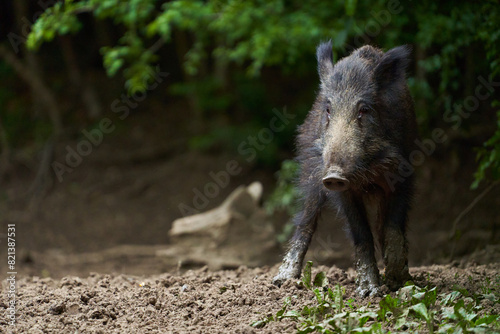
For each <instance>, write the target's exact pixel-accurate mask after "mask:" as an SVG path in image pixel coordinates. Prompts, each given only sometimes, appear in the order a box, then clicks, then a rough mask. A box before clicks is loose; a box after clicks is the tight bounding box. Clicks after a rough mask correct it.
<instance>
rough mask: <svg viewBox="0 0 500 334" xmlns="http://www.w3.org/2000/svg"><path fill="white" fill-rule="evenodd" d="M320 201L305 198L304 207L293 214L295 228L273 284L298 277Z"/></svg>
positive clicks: (314, 228) (278, 284)
mask: <svg viewBox="0 0 500 334" xmlns="http://www.w3.org/2000/svg"><path fill="white" fill-rule="evenodd" d="M322 202H323V201H322V200H320V199H306V202H305V206H304V209H303V210H302V211H301V212H299V213H297V214H296V215H295V217H294V222H295V224H296V226H297V228H296V230H295V234H294V235H293V238H292V240H291V242H290V248H289V250H288V252H287V254H286V255H285V257H284V258H283V263H282V264H281V267H280V269H279V272H278V275H276V276H275V277H274V278H273V284H275V285H277V286H281V285H282V284H283V283H284V282H285V281H286V280H288V279H292V278H300V272H301V270H302V262H303V261H304V257H305V255H306V253H307V249H308V248H309V244H310V243H311V239H312V236H313V234H314V231H316V226H317V224H318V217H319V213H320V211H321V205H322Z"/></svg>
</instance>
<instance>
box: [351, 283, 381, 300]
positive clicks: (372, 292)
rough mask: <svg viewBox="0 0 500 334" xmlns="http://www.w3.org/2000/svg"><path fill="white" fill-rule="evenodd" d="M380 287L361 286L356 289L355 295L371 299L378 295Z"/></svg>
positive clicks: (373, 285)
mask: <svg viewBox="0 0 500 334" xmlns="http://www.w3.org/2000/svg"><path fill="white" fill-rule="evenodd" d="M379 292H380V287H379V286H377V285H375V284H362V285H360V286H358V287H357V288H356V293H357V294H358V296H360V297H367V296H369V297H373V296H376V295H378V294H379Z"/></svg>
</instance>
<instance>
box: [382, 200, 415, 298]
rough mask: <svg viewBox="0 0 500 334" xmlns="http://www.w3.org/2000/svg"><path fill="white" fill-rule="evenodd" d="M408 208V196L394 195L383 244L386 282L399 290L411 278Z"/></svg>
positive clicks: (390, 203)
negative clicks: (407, 234)
mask: <svg viewBox="0 0 500 334" xmlns="http://www.w3.org/2000/svg"><path fill="white" fill-rule="evenodd" d="M408 210H409V199H408V196H401V195H399V196H394V198H393V199H391V200H390V202H389V206H388V210H387V217H386V220H385V226H384V230H383V240H381V245H382V251H383V256H384V264H385V280H386V282H385V283H386V285H387V287H388V288H389V289H391V290H397V289H398V288H400V287H401V286H403V284H404V283H405V282H406V281H408V280H410V279H411V276H410V273H409V271H408V241H407V239H406V223H407V220H408Z"/></svg>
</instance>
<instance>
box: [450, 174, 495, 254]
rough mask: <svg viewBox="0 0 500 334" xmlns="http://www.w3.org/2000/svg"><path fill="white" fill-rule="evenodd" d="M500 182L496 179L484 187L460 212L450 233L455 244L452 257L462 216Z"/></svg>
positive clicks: (452, 252) (454, 244) (453, 248)
mask: <svg viewBox="0 0 500 334" xmlns="http://www.w3.org/2000/svg"><path fill="white" fill-rule="evenodd" d="M499 183H500V180H496V181H495V182H493V183H491V184H490V185H489V186H488V187H486V189H484V190H483V191H482V192H481V193H480V194H479V195H478V196H477V197H476V198H474V200H473V201H472V202H471V203H470V204H469V205H468V206H467V207H466V208H465V209H464V210H463V211H462V212H460V214H459V215H458V216H457V218H456V219H455V221H453V227H452V229H451V232H450V235H449V239H450V240H453V245H452V249H451V254H450V258H453V255H454V253H455V247H456V243H457V238H456V237H455V236H456V234H457V226H458V223H459V222H460V220H462V218H463V217H464V216H465V215H466V214H468V213H469V212H470V210H472V208H474V206H476V204H477V203H478V202H479V201H480V200H481V199H482V198H483V197H484V196H485V195H486V194H487V193H488V192H490V190H491V189H493V188H494V187H495V186H496V185H498V184H499Z"/></svg>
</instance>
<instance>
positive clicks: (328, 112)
mask: <svg viewBox="0 0 500 334" xmlns="http://www.w3.org/2000/svg"><path fill="white" fill-rule="evenodd" d="M325 112H326V117H327V118H328V120H330V116H331V113H332V110H331V107H330V104H327V105H326V106H325Z"/></svg>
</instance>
